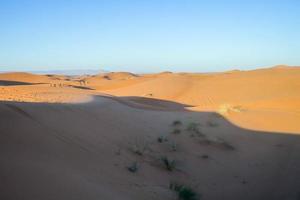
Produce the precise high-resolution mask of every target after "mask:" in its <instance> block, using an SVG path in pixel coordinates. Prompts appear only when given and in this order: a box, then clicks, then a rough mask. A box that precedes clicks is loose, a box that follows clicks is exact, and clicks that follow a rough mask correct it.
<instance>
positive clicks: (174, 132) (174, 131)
mask: <svg viewBox="0 0 300 200" xmlns="http://www.w3.org/2000/svg"><path fill="white" fill-rule="evenodd" d="M172 133H173V134H180V133H181V130H180V129H178V128H175V129H174V130H173V132H172Z"/></svg>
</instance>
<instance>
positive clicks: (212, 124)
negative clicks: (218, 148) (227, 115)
mask: <svg viewBox="0 0 300 200" xmlns="http://www.w3.org/2000/svg"><path fill="white" fill-rule="evenodd" d="M206 124H207V126H209V127H216V126H218V124H217V123H216V122H213V121H208V122H207V123H206Z"/></svg>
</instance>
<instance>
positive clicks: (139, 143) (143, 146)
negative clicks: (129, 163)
mask: <svg viewBox="0 0 300 200" xmlns="http://www.w3.org/2000/svg"><path fill="white" fill-rule="evenodd" d="M148 148H149V144H148V142H147V141H146V140H145V139H143V138H142V139H136V140H135V142H134V143H133V145H132V147H131V151H132V152H133V153H135V154H137V155H140V156H142V155H144V153H145V151H146V150H147V149H148Z"/></svg>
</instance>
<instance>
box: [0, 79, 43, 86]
mask: <svg viewBox="0 0 300 200" xmlns="http://www.w3.org/2000/svg"><path fill="white" fill-rule="evenodd" d="M37 84H43V83H27V82H21V81H7V80H0V86H14V85H37Z"/></svg>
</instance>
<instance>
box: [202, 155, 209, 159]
mask: <svg viewBox="0 0 300 200" xmlns="http://www.w3.org/2000/svg"><path fill="white" fill-rule="evenodd" d="M201 158H202V159H208V158H209V156H208V155H206V154H204V155H202V156H201Z"/></svg>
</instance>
